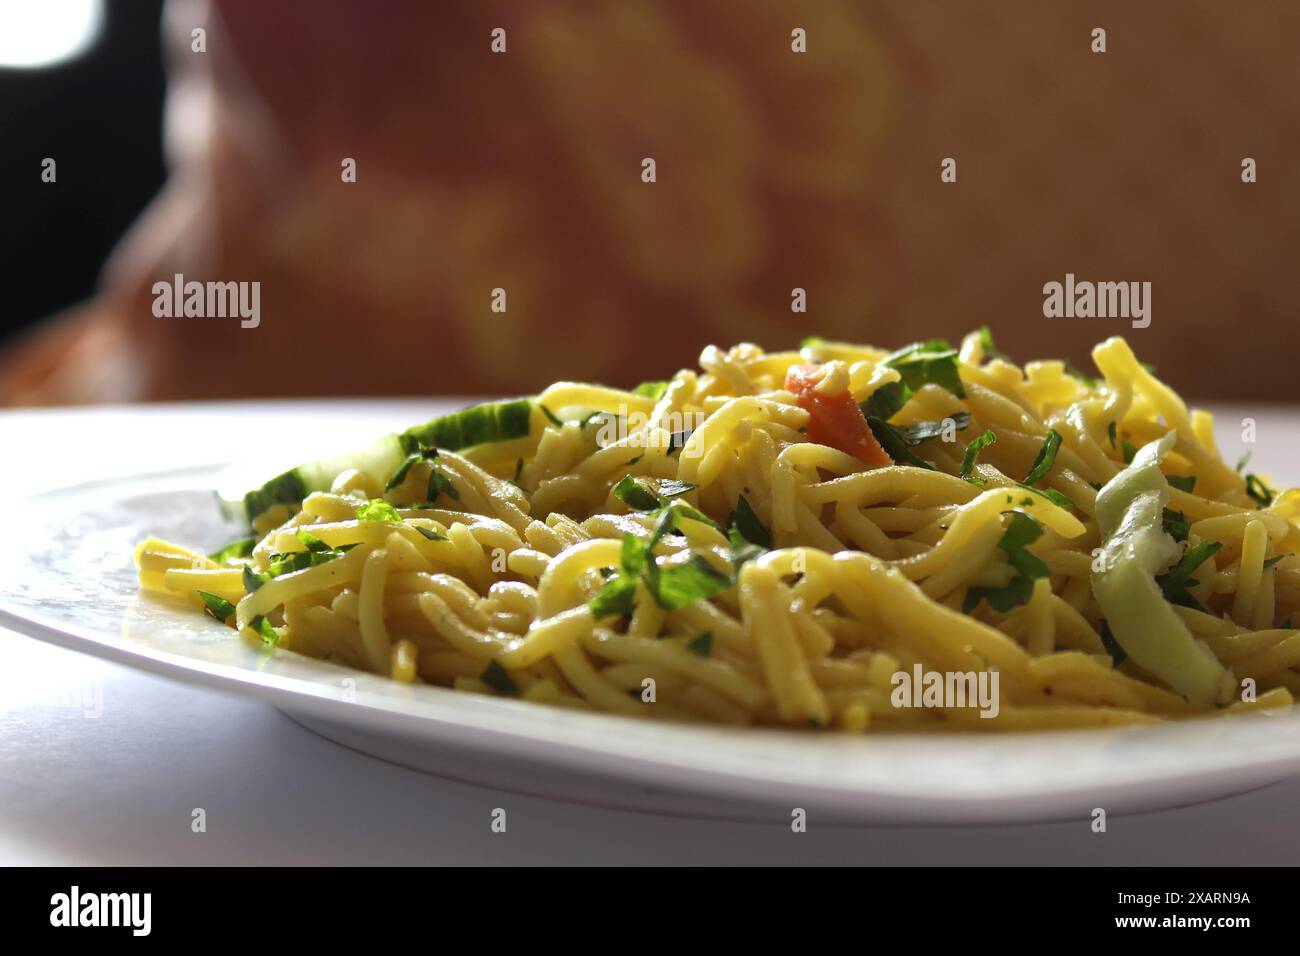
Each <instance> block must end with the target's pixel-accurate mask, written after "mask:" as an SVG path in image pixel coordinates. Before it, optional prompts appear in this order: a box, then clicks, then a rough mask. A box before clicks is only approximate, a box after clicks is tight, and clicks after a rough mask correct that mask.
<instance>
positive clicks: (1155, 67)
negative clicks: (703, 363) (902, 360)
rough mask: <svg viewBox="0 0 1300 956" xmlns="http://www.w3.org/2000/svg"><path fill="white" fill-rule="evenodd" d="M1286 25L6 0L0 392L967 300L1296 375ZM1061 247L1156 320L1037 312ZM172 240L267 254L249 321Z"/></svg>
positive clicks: (612, 342) (895, 340)
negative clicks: (170, 296)
mask: <svg viewBox="0 0 1300 956" xmlns="http://www.w3.org/2000/svg"><path fill="white" fill-rule="evenodd" d="M1095 27H1103V28H1104V29H1105V30H1106V45H1107V51H1106V52H1105V53H1104V54H1097V53H1094V52H1092V49H1091V45H1092V42H1093V39H1092V36H1091V31H1092V30H1093V29H1094V28H1095ZM496 28H501V29H504V30H505V46H506V48H505V52H503V53H495V52H493V50H492V48H491V47H492V31H493V30H494V29H496ZM795 28H800V29H802V30H804V31H805V32H806V38H807V39H806V46H807V52H805V53H796V52H793V51H792V49H791V44H792V37H791V31H792V30H794V29H795ZM196 30H197V31H201V37H202V43H201V44H199V43H198V42H197V41H196V33H195V31H196ZM197 45H201V46H202V47H203V49H201V50H199V49H197V48H196V46H197ZM1297 50H1300V4H1297V3H1295V2H1293V0H1252V2H1246V3H1241V4H1235V5H1231V6H1226V5H1224V4H1222V3H1221V2H1218V0H1164V2H1148V3H1143V4H1133V3H1129V2H1117V0H1077V2H1073V0H1061V2H1056V3H1052V4H1045V3H1041V2H1039V0H962V2H938V0H879V2H853V3H849V2H841V0H805V2H801V3H797V4H792V3H790V2H788V0H745V2H740V0H719V2H716V3H708V4H701V3H698V2H686V0H681V2H678V0H658V2H637V0H545V2H528V3H525V2H501V0H492V2H475V3H469V2H451V3H436V4H431V3H424V2H416V0H410V2H399V0H375V2H369V3H366V4H357V3H346V2H342V0H325V2H311V3H308V2H305V0H304V2H284V3H276V4H263V3H252V2H235V0H211V2H200V0H180V2H170V3H168V4H166V5H165V7H164V6H162V5H160V4H158V3H151V2H147V0H118V2H103V3H100V2H96V0H30V2H28V0H0V135H2V136H3V144H4V146H3V149H2V150H0V163H3V167H2V168H0V174H2V178H0V222H3V226H4V228H3V230H0V242H2V243H3V247H2V248H0V269H2V270H3V272H2V273H0V274H2V275H3V278H4V288H5V295H4V298H3V305H2V306H0V323H2V324H0V333H2V334H3V345H2V346H0V403H3V404H10V405H15V404H62V403H94V402H122V401H148V400H163V399H193V398H230V397H261V396H285V395H332V396H341V395H374V394H410V395H427V394H484V395H495V394H518V393H524V392H529V391H533V390H535V389H537V388H540V387H541V386H543V385H545V384H546V383H548V382H550V381H552V380H555V379H561V378H579V379H587V380H596V381H602V382H606V383H609V384H617V385H628V384H632V383H635V382H637V381H641V380H643V379H647V378H660V377H665V376H666V375H667V374H668V373H670V372H671V371H673V370H675V369H676V368H678V367H681V366H684V365H692V364H694V361H695V358H696V356H697V355H698V354H699V351H700V349H701V347H702V346H704V345H705V344H707V343H709V342H715V343H719V344H724V345H725V344H732V343H735V342H738V341H746V340H747V341H754V342H758V343H760V344H762V345H764V346H765V347H769V348H781V347H788V346H791V345H793V344H794V343H797V342H798V340H799V339H800V338H802V337H804V336H807V335H811V334H820V335H824V336H828V337H833V338H844V339H850V340H857V341H868V342H873V343H876V344H880V345H887V346H893V345H900V344H903V343H905V342H907V341H909V340H913V339H917V338H922V337H925V338H929V337H934V336H946V337H949V338H956V337H957V336H959V335H960V334H961V333H962V332H964V331H966V330H969V329H971V328H975V327H978V326H980V325H984V324H987V325H989V326H990V327H991V329H992V330H993V332H994V335H995V337H996V339H997V341H998V344H999V346H1000V347H1001V348H1002V350H1003V351H1005V352H1008V353H1010V354H1011V356H1012V357H1013V358H1017V359H1020V360H1025V359H1028V358H1036V357H1065V358H1069V359H1070V360H1071V361H1073V362H1074V363H1075V364H1076V365H1079V366H1081V367H1085V368H1088V367H1090V365H1089V364H1088V362H1087V355H1088V350H1089V348H1090V346H1091V345H1092V344H1094V343H1095V342H1097V341H1100V340H1101V339H1103V338H1105V337H1106V336H1108V335H1112V334H1120V333H1122V334H1125V335H1126V336H1128V337H1129V339H1130V341H1131V342H1132V343H1133V344H1134V347H1135V348H1136V350H1137V351H1138V353H1139V355H1140V356H1142V357H1143V358H1145V359H1146V360H1148V361H1150V362H1152V363H1154V364H1155V365H1156V366H1157V368H1158V370H1159V372H1160V374H1161V376H1162V377H1163V378H1165V379H1166V380H1167V381H1169V382H1170V383H1171V384H1173V385H1174V386H1175V387H1177V388H1179V389H1180V390H1182V391H1183V392H1184V393H1185V394H1187V395H1188V396H1191V397H1193V398H1196V399H1230V398H1231V399H1276V400H1291V399H1293V398H1294V397H1295V387H1294V378H1295V376H1294V372H1293V371H1292V365H1293V360H1292V351H1293V350H1292V349H1291V348H1290V347H1289V344H1288V343H1290V342H1291V341H1292V335H1293V333H1292V327H1293V323H1294V321H1295V302H1296V298H1297V296H1296V293H1297V269H1296V260H1297V252H1298V251H1300V163H1298V162H1297V157H1298V156H1300V97H1297V96H1296V90H1298V89H1300V56H1297V52H1296V51H1297ZM164 157H165V158H164ZM647 157H651V158H653V159H654V160H655V163H656V169H655V173H656V181H655V182H653V183H647V182H643V181H642V160H643V159H645V158H647ZM947 157H951V158H953V159H955V160H956V171H957V181H956V182H955V183H944V182H942V181H941V179H940V163H941V162H942V160H944V159H945V158H947ZM1246 157H1250V158H1252V159H1254V160H1255V161H1256V163H1257V167H1258V182H1256V183H1253V184H1246V183H1243V182H1242V179H1241V163H1242V160H1243V159H1244V158H1246ZM46 158H53V159H54V160H55V161H56V163H57V177H56V179H55V181H54V182H46V181H43V179H42V172H43V166H42V163H43V160H44V159H46ZM346 159H351V160H354V161H355V164H356V181H355V182H345V181H344V177H343V176H342V175H341V170H342V164H343V163H344V160H346ZM1067 272H1072V273H1074V274H1075V275H1076V276H1078V277H1079V278H1080V279H1090V280H1094V281H1149V282H1151V283H1152V287H1153V288H1152V301H1151V316H1152V323H1151V325H1150V327H1149V328H1145V329H1140V330H1139V329H1131V328H1129V325H1128V323H1127V322H1125V321H1121V320H1117V319H1099V318H1092V319H1047V318H1044V317H1043V314H1042V304H1043V292H1042V288H1043V285H1044V283H1046V282H1050V281H1054V280H1055V281H1062V280H1063V279H1064V277H1065V274H1066V273H1067ZM176 273H181V274H183V275H184V276H185V278H186V279H187V280H198V281H206V280H217V281H246V282H253V281H256V282H259V283H260V296H261V298H260V324H259V325H258V327H257V328H241V326H240V323H239V321H238V320H236V319H229V318H227V319H220V318H167V317H158V316H155V315H154V310H153V304H154V293H153V292H152V287H153V284H154V283H155V282H158V281H169V282H170V281H171V280H172V277H173V276H174V275H175V274H176ZM498 288H499V289H504V290H505V291H506V310H505V311H504V312H495V311H493V309H492V304H493V290H494V289H498ZM795 288H802V289H804V290H806V295H807V311H806V312H804V313H797V312H792V310H791V291H792V289H795Z"/></svg>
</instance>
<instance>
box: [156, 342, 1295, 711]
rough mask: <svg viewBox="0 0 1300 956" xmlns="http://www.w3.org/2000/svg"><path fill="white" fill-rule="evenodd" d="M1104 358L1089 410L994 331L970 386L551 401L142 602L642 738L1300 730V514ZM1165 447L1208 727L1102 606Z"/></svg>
mask: <svg viewBox="0 0 1300 956" xmlns="http://www.w3.org/2000/svg"><path fill="white" fill-rule="evenodd" d="M935 356H950V357H951V358H950V359H946V360H947V361H950V363H951V365H950V366H948V367H951V368H955V369H956V370H957V373H958V374H959V381H952V380H949V379H945V378H944V374H943V369H944V368H945V366H944V365H943V364H942V362H940V361H937V360H936V361H935V362H933V363H929V359H930V358H932V357H935ZM1093 357H1094V361H1095V363H1096V365H1097V368H1098V370H1099V372H1100V377H1099V378H1097V379H1096V380H1091V379H1089V378H1088V377H1087V376H1084V375H1082V374H1081V373H1077V372H1075V371H1074V370H1073V369H1070V368H1069V367H1068V366H1066V365H1065V364H1064V363H1062V362H1059V361H1041V362H1030V363H1029V364H1027V365H1026V366H1025V367H1024V368H1023V369H1022V368H1020V367H1017V366H1016V365H1014V364H1012V363H1011V362H1010V361H1009V360H1007V359H1006V358H1004V357H1002V356H1001V355H1000V354H999V353H996V351H995V350H994V349H993V346H992V342H991V339H990V338H989V336H988V334H987V332H986V331H982V332H976V333H972V334H971V335H969V336H967V337H966V338H965V339H964V340H963V342H962V343H961V345H960V347H959V348H958V349H957V350H956V354H955V355H953V353H952V352H945V351H944V346H943V345H942V343H939V344H936V343H922V344H920V345H919V346H915V347H913V350H912V351H911V353H910V355H909V354H908V353H907V350H904V352H903V353H893V355H889V354H887V353H885V352H883V351H880V350H877V349H874V348H869V347H860V346H851V345H845V344H839V343H830V342H821V341H818V340H810V341H809V342H808V343H806V344H805V346H804V347H803V348H802V349H801V350H800V351H798V352H780V353H771V354H769V353H765V352H763V351H762V350H761V349H759V348H758V347H757V346H754V345H747V344H746V345H738V346H736V347H734V348H732V349H730V350H729V351H724V350H721V349H718V348H714V347H710V348H708V349H706V350H705V351H704V352H703V354H702V355H701V357H700V365H701V370H700V371H698V372H697V371H690V370H684V371H681V372H678V373H677V375H676V376H674V377H673V379H672V380H671V381H669V382H668V383H666V385H665V384H664V383H659V384H658V385H655V384H654V383H647V385H646V386H642V387H640V388H639V389H638V390H636V391H623V390H619V389H612V388H605V387H600V386H593V385H582V384H574V383H560V384H557V385H554V386H552V387H551V388H549V389H547V390H546V391H545V392H543V393H542V394H541V395H539V396H536V397H535V398H534V399H533V400H532V402H533V405H532V413H531V414H532V420H531V425H530V427H529V429H528V434H527V435H525V436H523V437H517V438H510V439H506V440H502V441H494V442H488V443H483V444H478V445H475V446H472V447H468V448H464V449H461V450H459V451H448V450H438V451H437V452H436V453H435V452H434V450H433V449H425V450H423V451H421V452H419V453H417V454H415V455H412V456H411V459H410V460H408V461H407V462H405V463H404V465H403V468H404V471H401V472H399V473H397V474H394V475H393V476H392V478H391V479H390V480H389V481H388V482H387V483H388V484H389V485H391V487H390V488H387V489H386V488H385V487H384V486H383V483H381V482H377V481H374V480H372V478H369V477H367V476H366V475H365V474H363V473H362V472H361V471H357V470H355V469H351V470H346V471H344V472H342V473H341V474H339V475H337V477H335V479H334V481H333V485H332V487H330V489H329V490H328V491H325V492H316V493H312V494H310V495H308V496H307V497H306V498H305V500H303V501H302V503H301V507H300V508H298V509H295V508H291V507H285V506H284V505H278V506H276V507H275V508H272V509H270V510H269V511H267V512H266V513H264V514H262V515H260V516H258V517H257V518H256V521H255V522H254V527H255V530H256V535H255V537H256V539H257V540H256V543H255V545H254V546H252V548H251V554H248V555H247V556H238V555H237V556H235V557H233V558H230V557H227V556H223V555H218V556H214V557H213V558H209V557H206V556H204V555H202V554H199V553H196V552H194V551H192V550H190V549H187V548H182V547H180V546H177V545H173V544H170V543H168V542H165V541H161V540H159V539H150V540H148V541H146V542H144V543H143V544H142V545H141V546H140V547H139V549H138V550H137V562H138V564H139V567H140V580H141V585H142V587H144V588H145V589H147V590H149V591H152V592H162V593H167V594H171V595H176V596H179V597H180V598H182V599H184V600H186V601H189V602H191V603H193V604H194V605H195V607H196V608H204V607H206V608H207V609H208V611H209V612H210V613H213V614H214V616H217V617H219V618H222V619H225V620H227V621H228V623H230V624H231V625H232V626H234V627H236V628H238V629H239V630H240V631H241V633H242V634H243V635H244V636H245V637H246V638H248V639H251V640H258V641H265V642H267V643H270V644H274V645H275V646H276V647H277V648H279V649H288V650H292V651H295V652H297V653H301V654H306V655H309V656H311V657H315V658H321V659H327V660H330V661H333V662H336V663H338V664H342V665H346V666H349V667H353V668H360V669H363V670H367V671H371V672H374V673H377V674H383V675H390V676H391V677H392V678H393V679H395V680H399V681H406V682H425V683H430V684H438V685H443V686H447V687H452V688H455V689H457V690H462V691H471V692H476V693H485V694H496V695H501V696H512V697H518V698H520V699H523V700H527V701H534V702H538V703H548V704H553V705H558V706H565V707H573V708H581V709H589V710H596V711H603V712H609V713H615V714H625V715H629V716H637V717H646V718H652V719H668V720H693V721H707V722H718V723H726V724H761V725H784V726H792V727H802V728H808V727H813V728H841V729H844V730H848V731H855V732H860V731H864V730H866V729H868V728H874V729H903V728H914V729H924V728H938V729H942V728H968V729H974V730H987V729H1028V728H1056V727H1076V726H1093V725H1107V724H1118V723H1137V722H1153V721H1160V720H1165V719H1170V718H1175V717H1182V716H1188V715H1193V714H1198V713H1232V712H1240V711H1244V710H1253V709H1268V708H1284V707H1289V706H1290V705H1291V704H1292V695H1293V694H1295V693H1297V692H1300V670H1297V668H1300V630H1296V629H1293V628H1292V627H1291V626H1290V622H1291V618H1292V615H1293V614H1294V613H1295V611H1296V610H1297V607H1298V606H1300V561H1297V559H1296V558H1295V556H1294V554H1293V553H1292V552H1295V551H1297V550H1300V523H1298V522H1300V519H1298V515H1300V497H1298V496H1297V493H1296V492H1294V491H1288V492H1284V493H1281V494H1277V493H1274V492H1272V491H1270V490H1269V489H1268V488H1267V485H1266V484H1265V482H1264V481H1263V480H1262V479H1260V478H1257V477H1255V476H1249V480H1248V478H1247V477H1246V476H1243V475H1242V474H1241V473H1239V470H1238V469H1234V467H1233V466H1231V465H1229V464H1226V463H1225V462H1224V461H1223V459H1222V457H1221V456H1220V454H1219V452H1218V450H1217V449H1216V446H1215V441H1214V436H1213V427H1212V424H1213V423H1212V421H1211V417H1210V416H1209V415H1208V414H1207V413H1205V412H1203V411H1189V410H1188V409H1187V408H1186V406H1185V405H1184V404H1183V402H1182V401H1181V400H1180V399H1179V398H1178V396H1177V395H1176V394H1175V393H1174V392H1173V391H1171V390H1170V389H1169V388H1168V387H1167V386H1165V385H1164V384H1162V383H1161V382H1160V381H1159V380H1158V379H1156V378H1155V377H1154V376H1153V375H1152V374H1151V372H1150V371H1148V370H1147V368H1146V367H1144V366H1143V365H1142V364H1141V363H1139V362H1138V361H1137V359H1136V358H1135V357H1134V355H1133V353H1132V352H1131V350H1130V349H1129V347H1128V345H1127V344H1126V343H1125V342H1124V341H1123V340H1122V339H1118V338H1115V339H1110V340H1108V341H1107V342H1104V343H1102V344H1101V345H1099V346H1098V347H1097V348H1096V349H1095V350H1094V353H1093ZM917 359H922V360H924V361H923V362H921V363H918V362H917V361H916V360H917ZM926 363H929V364H926ZM796 366H816V367H817V370H816V372H815V374H816V376H818V381H820V382H821V384H820V385H819V386H818V388H820V389H821V390H822V391H823V392H824V393H825V394H828V395H829V394H832V393H838V392H843V391H844V390H847V392H848V393H849V394H850V395H851V396H852V399H853V401H854V402H858V403H862V406H863V407H864V409H865V410H866V412H867V414H868V416H870V413H871V410H872V409H873V408H874V409H875V410H876V411H880V412H881V413H882V415H884V416H885V417H883V418H882V417H876V418H875V420H874V421H873V423H872V431H873V432H874V433H875V435H876V437H877V438H879V439H881V441H880V444H881V445H882V446H883V447H884V448H885V450H887V451H888V452H889V454H890V456H891V458H893V460H894V461H896V462H897V461H901V462H902V463H900V464H887V465H883V466H872V465H869V464H867V463H866V462H864V460H862V458H861V457H860V456H856V455H854V454H850V453H848V452H846V451H844V450H840V449H838V448H835V447H831V446H830V445H828V444H818V443H815V442H814V441H813V440H812V439H811V438H810V436H809V431H810V428H814V427H815V426H816V424H817V423H815V422H814V423H811V426H810V416H811V414H812V413H810V411H809V410H808V407H807V403H806V402H803V401H801V400H800V399H799V397H798V396H796V395H795V394H794V393H792V392H791V391H789V390H787V382H788V376H789V375H790V373H791V369H792V368H793V367H796ZM918 372H919V373H920V374H919V375H918V374H917V373H918ZM928 372H932V373H933V374H930V375H928V377H927V373H928ZM1170 432H1172V433H1174V435H1175V436H1176V437H1173V438H1171V439H1170V442H1172V447H1171V448H1170V450H1169V451H1168V454H1166V455H1165V456H1164V457H1163V459H1162V460H1161V462H1160V465H1159V467H1160V468H1161V470H1162V471H1163V472H1164V474H1165V475H1166V476H1169V477H1168V487H1167V489H1165V490H1167V501H1166V500H1165V499H1164V498H1163V497H1162V498H1161V501H1162V502H1163V503H1164V527H1163V529H1153V533H1159V534H1163V533H1170V534H1171V537H1172V539H1173V540H1175V541H1177V544H1178V549H1179V553H1180V554H1184V555H1191V554H1195V555H1196V560H1197V563H1196V565H1195V566H1194V567H1183V568H1182V569H1181V570H1180V569H1179V566H1171V567H1170V568H1168V569H1165V570H1164V571H1163V572H1162V574H1161V575H1160V578H1159V581H1160V586H1161V587H1162V588H1163V589H1164V592H1163V593H1164V594H1165V595H1166V596H1168V597H1169V601H1168V604H1169V607H1170V608H1171V609H1172V612H1171V613H1173V614H1175V615H1176V616H1177V619H1178V621H1181V624H1182V625H1183V626H1185V628H1186V630H1187V631H1188V632H1189V633H1190V635H1191V636H1192V637H1193V638H1194V639H1195V641H1196V642H1198V643H1197V647H1198V648H1200V649H1201V650H1202V651H1204V653H1205V655H1206V656H1207V661H1203V662H1202V663H1205V664H1207V666H1212V667H1214V668H1216V669H1221V670H1222V675H1221V678H1222V679H1221V681H1220V683H1219V684H1218V685H1216V687H1215V688H1214V689H1213V700H1212V701H1209V702H1207V701H1204V700H1202V701H1195V700H1191V699H1189V697H1188V695H1186V694H1181V693H1178V692H1176V690H1175V689H1173V688H1172V687H1171V686H1169V684H1168V683H1167V682H1166V681H1164V680H1162V679H1160V678H1159V677H1157V676H1155V674H1154V673H1153V672H1152V670H1151V669H1148V668H1144V667H1143V666H1140V665H1139V664H1138V663H1137V662H1136V661H1135V660H1134V659H1133V657H1134V656H1141V655H1134V654H1129V653H1126V652H1125V648H1124V647H1121V646H1120V644H1119V642H1118V641H1117V637H1116V636H1117V635H1118V636H1119V638H1121V639H1123V638H1124V634H1123V633H1121V631H1120V629H1119V628H1118V627H1116V628H1115V633H1114V634H1112V633H1111V628H1110V627H1109V626H1108V625H1107V623H1106V622H1105V620H1104V614H1103V611H1102V609H1101V607H1100V605H1099V602H1098V600H1097V597H1096V595H1095V594H1094V590H1093V581H1092V578H1093V575H1094V574H1095V573H1096V572H1097V570H1098V565H1097V562H1098V555H1099V553H1100V549H1101V548H1102V545H1103V544H1104V543H1105V542H1104V540H1103V539H1104V535H1103V532H1102V529H1101V528H1100V527H1099V524H1098V521H1097V510H1098V509H1097V500H1098V494H1099V489H1101V488H1102V487H1103V486H1105V485H1106V484H1107V483H1108V482H1110V481H1111V480H1112V479H1114V478H1115V477H1116V476H1117V475H1118V474H1120V473H1121V471H1123V470H1124V469H1125V467H1126V464H1127V463H1128V462H1129V461H1132V460H1133V459H1134V454H1135V452H1136V451H1137V450H1138V449H1142V448H1143V446H1146V445H1148V444H1149V443H1151V442H1155V441H1157V440H1159V439H1161V438H1162V437H1164V436H1165V435H1166V434H1167V433H1170ZM1052 436H1057V437H1055V438H1054V437H1052ZM1058 440H1059V447H1058V446H1057V444H1056V443H1057V442H1058ZM1139 463H1140V459H1139ZM629 476H630V477H629ZM431 499H433V500H431ZM1162 540H1164V539H1163V538H1162ZM1216 546H1217V547H1216ZM1186 563H1187V562H1184V564H1186ZM1035 569H1038V570H1035ZM1112 617H1113V615H1112ZM1130 647H1132V645H1130ZM918 665H919V668H920V670H921V671H923V672H939V673H943V674H954V673H971V674H976V675H978V674H980V673H993V672H996V675H997V677H998V679H999V680H998V687H999V696H1000V701H999V704H1000V706H999V707H998V709H997V714H996V716H994V717H991V719H984V718H982V717H981V716H980V713H979V711H978V710H976V709H973V708H972V707H970V706H953V705H952V704H951V702H949V703H948V705H946V706H945V705H944V704H943V703H942V702H941V703H939V704H938V705H936V706H927V707H901V706H897V705H896V701H895V700H894V699H893V695H894V692H895V689H896V687H897V684H898V681H897V679H896V676H895V675H898V674H900V673H914V672H917V671H916V669H917V668H918ZM1154 669H1155V670H1160V668H1159V667H1156V668H1154Z"/></svg>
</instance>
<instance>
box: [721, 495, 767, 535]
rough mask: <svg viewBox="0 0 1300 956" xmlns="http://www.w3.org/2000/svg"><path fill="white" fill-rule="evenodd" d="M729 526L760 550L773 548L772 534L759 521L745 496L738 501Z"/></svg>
mask: <svg viewBox="0 0 1300 956" xmlns="http://www.w3.org/2000/svg"><path fill="white" fill-rule="evenodd" d="M727 524H728V526H729V527H730V528H733V529H735V531H736V532H737V533H738V534H739V535H740V536H741V537H742V538H744V540H745V541H747V542H749V543H750V544H756V545H758V546H759V547H760V548H770V547H772V533H771V532H770V531H768V530H767V528H765V527H763V522H761V521H759V520H758V515H756V514H754V509H753V508H752V507H750V504H749V499H748V498H746V497H745V496H744V495H741V496H740V497H739V498H738V499H737V500H736V510H735V511H733V512H732V513H731V517H730V518H729V519H728V521H727Z"/></svg>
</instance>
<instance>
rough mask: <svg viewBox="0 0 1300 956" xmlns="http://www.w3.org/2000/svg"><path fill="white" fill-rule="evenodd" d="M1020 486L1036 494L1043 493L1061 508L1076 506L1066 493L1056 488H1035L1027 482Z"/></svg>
mask: <svg viewBox="0 0 1300 956" xmlns="http://www.w3.org/2000/svg"><path fill="white" fill-rule="evenodd" d="M1020 487H1021V488H1024V489H1025V490H1026V491H1032V492H1033V493H1034V494H1036V495H1042V496H1043V497H1044V498H1046V499H1047V500H1048V501H1050V502H1051V503H1052V504H1054V505H1056V506H1058V507H1061V508H1073V507H1074V502H1073V501H1071V500H1070V499H1069V498H1067V497H1066V496H1065V495H1063V494H1061V493H1060V492H1059V491H1057V490H1056V489H1055V488H1033V487H1030V486H1029V485H1025V484H1021V485H1020Z"/></svg>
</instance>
